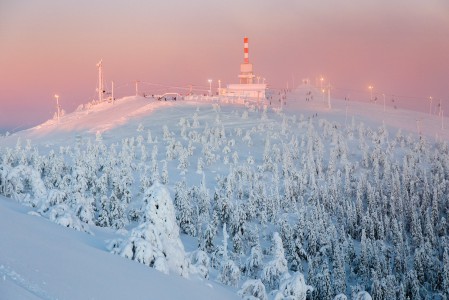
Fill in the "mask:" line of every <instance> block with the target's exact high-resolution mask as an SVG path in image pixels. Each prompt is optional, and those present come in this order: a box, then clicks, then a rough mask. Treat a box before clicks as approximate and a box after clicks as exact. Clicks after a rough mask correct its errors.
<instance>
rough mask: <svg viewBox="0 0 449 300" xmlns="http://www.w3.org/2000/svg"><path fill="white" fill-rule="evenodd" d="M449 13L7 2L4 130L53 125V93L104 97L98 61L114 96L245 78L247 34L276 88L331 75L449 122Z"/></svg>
mask: <svg viewBox="0 0 449 300" xmlns="http://www.w3.org/2000/svg"><path fill="white" fill-rule="evenodd" d="M448 12H449V2H448V1H447V0H429V1H421V0H397V1H386V0H365V1H351V2H348V1H338V0H327V1H320V3H316V2H315V1H287V0H281V1H260V0H247V1H220V2H217V1H204V0H193V1H181V0H173V1H139V0H131V1H127V2H126V4H125V3H124V2H121V1H106V0H98V1H87V0H80V1H56V0H43V1H24V0H5V1H2V3H1V4H0V129H1V128H10V129H13V128H15V127H19V128H25V127H29V126H31V125H35V124H37V123H41V122H43V121H45V120H47V119H49V118H51V117H52V116H53V114H54V112H55V98H54V95H55V94H58V95H59V96H60V99H59V101H60V104H61V106H62V107H63V109H65V110H66V111H68V112H70V111H73V110H74V109H75V108H76V107H77V106H78V105H79V104H82V103H87V102H88V101H91V100H92V99H95V98H96V91H95V88H96V84H97V68H96V63H97V62H98V61H99V60H100V59H103V66H104V68H103V70H104V79H105V83H106V86H110V82H111V81H112V80H113V81H114V83H115V86H116V90H115V94H116V97H122V96H127V95H132V94H134V85H133V84H132V82H134V81H135V80H140V81H142V82H151V83H161V84H164V85H167V86H175V87H184V88H187V87H188V86H189V85H194V86H202V87H204V88H205V89H207V88H208V86H209V83H208V79H212V80H213V82H212V85H213V88H217V87H218V80H219V79H220V80H221V82H222V86H224V85H226V84H229V83H236V82H237V81H238V78H237V75H238V72H239V64H240V63H241V62H243V37H245V36H247V37H249V60H250V62H252V63H253V64H254V69H255V73H256V75H259V76H261V77H264V78H266V79H267V82H268V84H269V85H270V86H271V87H274V88H285V87H286V85H287V82H288V83H289V85H290V87H291V86H292V85H293V84H295V85H297V84H298V83H299V82H300V81H301V80H302V79H303V78H309V79H310V80H311V81H312V82H314V81H315V80H316V79H317V78H320V77H321V76H323V78H325V81H326V82H329V81H330V83H331V84H332V86H333V87H334V91H333V96H335V97H339V98H344V97H350V98H351V99H354V100H367V99H368V97H369V93H370V90H369V89H368V86H370V85H372V86H373V89H372V91H373V93H375V94H376V95H380V94H386V95H388V97H392V95H396V96H397V97H402V98H403V101H402V103H404V104H403V105H404V107H405V108H412V109H416V110H420V111H423V112H426V111H428V110H429V100H428V99H429V97H432V98H433V99H434V102H435V103H436V102H437V101H439V100H441V102H442V106H443V109H445V110H446V111H447V112H448V115H449V84H448V81H449V57H448V53H449V39H448V37H449V13H448ZM142 90H147V91H148V92H150V93H155V92H157V91H156V88H155V87H154V86H153V87H148V86H147V87H145V86H142ZM401 105H402V104H401Z"/></svg>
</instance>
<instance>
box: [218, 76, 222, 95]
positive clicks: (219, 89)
mask: <svg viewBox="0 0 449 300" xmlns="http://www.w3.org/2000/svg"><path fill="white" fill-rule="evenodd" d="M220 94H221V80H220V79H218V95H220Z"/></svg>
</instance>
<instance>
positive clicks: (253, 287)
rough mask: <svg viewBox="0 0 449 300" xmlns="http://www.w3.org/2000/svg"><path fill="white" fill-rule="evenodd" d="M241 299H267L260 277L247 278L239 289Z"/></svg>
mask: <svg viewBox="0 0 449 300" xmlns="http://www.w3.org/2000/svg"><path fill="white" fill-rule="evenodd" d="M239 295H240V297H242V299H243V300H268V296H267V292H266V291H265V286H264V285H263V283H262V281H260V279H248V280H247V281H245V283H243V285H242V288H241V289H240V290H239Z"/></svg>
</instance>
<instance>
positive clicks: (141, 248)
mask: <svg viewBox="0 0 449 300" xmlns="http://www.w3.org/2000/svg"><path fill="white" fill-rule="evenodd" d="M146 193H147V194H148V199H147V201H148V203H147V205H146V208H145V211H144V215H143V221H144V222H143V223H142V224H141V225H139V226H138V227H136V228H134V229H133V230H132V231H131V233H130V235H129V237H128V239H127V240H126V241H122V242H119V243H117V244H116V245H114V248H113V249H112V252H113V253H116V254H119V255H121V256H123V257H126V258H129V259H132V260H136V261H138V262H140V263H142V264H145V265H147V266H150V267H153V268H155V269H157V270H159V271H161V272H164V273H167V274H168V273H169V272H174V273H176V274H178V275H181V276H184V277H187V276H188V263H187V260H186V257H185V252H184V246H183V245H182V242H181V240H180V238H179V228H178V226H177V224H176V217H175V208H174V206H173V201H172V199H171V197H170V193H169V191H168V190H167V188H166V187H165V186H163V185H161V184H160V183H158V182H155V183H154V184H153V186H152V187H150V188H149V189H148V191H146Z"/></svg>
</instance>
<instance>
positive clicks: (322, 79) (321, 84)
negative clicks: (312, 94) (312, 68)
mask: <svg viewBox="0 0 449 300" xmlns="http://www.w3.org/2000/svg"><path fill="white" fill-rule="evenodd" d="M323 81H324V78H323V76H321V78H320V82H321V83H320V88H321V89H323Z"/></svg>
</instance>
